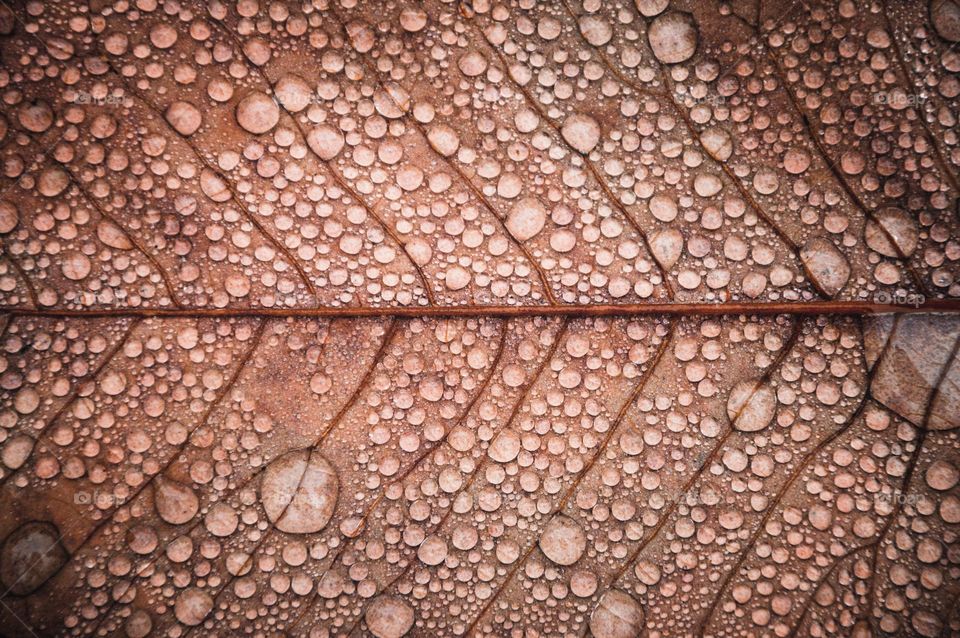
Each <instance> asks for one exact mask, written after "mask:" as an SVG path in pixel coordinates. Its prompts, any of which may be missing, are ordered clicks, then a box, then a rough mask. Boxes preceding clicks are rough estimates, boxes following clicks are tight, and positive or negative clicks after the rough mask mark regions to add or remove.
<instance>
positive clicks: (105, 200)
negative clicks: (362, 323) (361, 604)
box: [0, 0, 960, 310]
mask: <svg viewBox="0 0 960 638" xmlns="http://www.w3.org/2000/svg"><path fill="white" fill-rule="evenodd" d="M315 4H316V6H313V5H304V6H302V7H301V6H292V5H287V4H284V3H273V2H238V3H221V2H214V3H210V4H204V3H201V2H196V3H192V2H185V3H179V2H178V3H172V4H171V3H159V4H158V3H151V2H148V3H146V4H144V3H136V4H126V3H125V4H123V5H121V6H117V7H113V6H108V5H105V4H104V5H101V3H93V4H92V5H90V6H87V5H86V4H85V3H82V2H75V1H73V0H71V1H68V2H57V3H47V4H42V3H38V2H27V3H25V4H23V6H19V5H18V6H11V7H6V6H5V7H4V9H3V16H2V19H3V31H4V34H5V35H3V38H4V46H3V51H2V61H3V66H4V78H3V82H4V83H5V88H6V90H5V95H6V98H5V100H4V106H3V109H4V114H3V115H4V120H3V131H2V133H3V137H2V144H3V157H4V175H3V185H2V193H3V195H2V202H0V203H2V210H0V233H2V240H3V257H4V259H3V262H2V268H3V269H4V274H3V278H2V281H0V283H2V286H0V293H2V298H0V303H3V304H6V305H10V306H15V307H35V308H42V309H53V308H59V309H72V310H82V309H124V308H152V309H157V308H166V309H175V308H178V307H187V308H210V307H214V308H273V309H276V308H310V307H317V306H320V307H324V308H334V307H344V308H349V307H359V306H363V307H369V306H374V307H404V308H410V307H414V308H416V307H426V306H441V307H443V306H467V307H473V306H479V307H483V306H496V307H502V306H547V305H557V304H560V305H571V304H611V303H614V304H638V303H664V302H670V301H673V302H677V303H723V302H734V301H748V302H749V301H758V302H763V301H767V302H775V301H781V302H790V301H804V300H806V301H810V300H815V299H836V300H846V301H863V300H865V299H866V300H874V301H879V303H889V302H890V301H891V300H898V299H899V300H904V299H906V300H908V303H913V302H914V301H915V300H917V299H923V298H928V299H934V298H938V297H941V298H952V297H957V296H958V295H957V291H958V288H957V284H956V283H955V280H956V265H955V264H956V260H957V249H956V245H957V224H958V221H957V214H956V213H957V196H958V185H957V174H958V170H960V167H958V164H960V150H958V147H957V141H958V140H957V132H956V123H957V120H956V117H957V115H956V110H957V108H956V107H957V101H956V97H957V95H958V93H960V92H958V90H957V75H956V74H957V72H958V69H960V63H958V61H957V57H958V54H957V52H956V51H955V50H954V44H955V42H956V40H955V39H951V38H955V37H956V19H957V18H956V6H955V3H953V2H952V0H950V1H947V0H937V1H936V2H931V4H930V7H927V6H926V5H925V4H924V3H920V2H918V3H910V2H902V1H899V2H898V1H895V0H888V1H887V2H886V3H883V2H879V0H878V2H874V3H868V4H865V5H863V6H859V5H858V4H857V3H853V2H843V3H840V4H839V5H837V6H832V5H830V6H828V5H826V4H825V5H822V6H821V5H805V4H803V3H796V2H790V1H788V0H784V1H782V2H781V1H769V0H768V1H767V2H760V3H757V4H756V5H754V6H748V3H741V2H736V3H732V4H725V3H715V2H712V1H709V2H696V3H693V2H691V3H683V2H679V3H674V4H668V3H666V2H660V1H654V0H650V1H649V2H648V1H646V0H644V1H640V2H638V3H637V4H635V5H634V4H631V3H622V2H603V3H601V2H586V3H583V2H578V1H577V0H554V1H551V2H545V3H533V2H531V3H526V2H517V3H508V4H495V5H494V4H490V3H487V2H485V1H483V2H474V3H472V4H471V3H463V2H461V3H451V2H443V1H441V0H427V1H424V2H422V3H420V2H409V3H408V2H400V3H396V2H390V3H379V2H376V3H374V2H360V3H354V2H346V3H341V2H334V3H326V2H319V3H315Z"/></svg>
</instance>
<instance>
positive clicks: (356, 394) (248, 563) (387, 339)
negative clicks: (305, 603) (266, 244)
mask: <svg viewBox="0 0 960 638" xmlns="http://www.w3.org/2000/svg"><path fill="white" fill-rule="evenodd" d="M396 329H397V322H396V321H391V322H390V326H389V328H387V331H386V333H385V334H384V337H383V341H382V342H381V343H380V348H379V349H378V350H377V353H376V355H375V356H374V358H373V362H372V363H371V365H370V367H369V368H367V372H366V374H364V375H363V378H362V379H361V380H360V383H359V385H357V387H356V389H355V390H354V391H353V393H352V394H351V395H350V398H349V399H348V400H347V402H346V403H344V404H343V406H341V408H340V410H339V411H338V412H337V414H336V416H334V417H333V419H332V420H331V421H330V424H329V425H328V426H327V428H326V429H324V430H321V432H320V435H319V436H318V437H317V438H316V439H315V440H314V442H313V443H312V444H311V445H310V446H308V447H307V448H302V449H301V450H300V451H304V450H307V451H308V456H307V462H306V463H304V465H303V471H302V472H301V473H300V477H299V478H298V479H297V485H296V487H294V488H293V490H291V491H290V500H288V501H287V502H286V504H284V506H283V509H281V510H280V513H279V514H278V515H277V517H276V519H275V520H274V521H272V522H270V523H269V524H268V526H267V529H266V530H264V531H263V533H262V535H261V536H260V539H259V540H258V541H257V543H256V544H255V545H254V546H253V549H251V550H250V552H249V554H248V556H247V558H246V560H245V561H244V563H243V567H242V568H241V569H239V570H236V573H231V574H230V577H229V578H227V579H225V580H224V582H223V585H222V586H221V587H219V588H218V589H217V591H216V593H215V594H214V595H213V606H212V607H211V608H210V611H208V612H207V613H206V614H205V615H204V617H203V619H201V620H200V622H198V623H197V624H195V625H193V626H191V627H188V628H187V630H186V632H185V633H183V634H182V636H181V638H186V637H187V636H189V635H190V634H192V633H193V630H194V629H196V628H197V627H199V626H200V625H202V624H203V623H204V622H206V620H207V618H209V617H210V614H212V613H214V612H215V611H216V609H217V601H218V600H219V599H220V595H221V594H223V592H225V591H227V588H228V587H229V586H230V585H231V584H232V583H233V582H234V581H235V580H236V579H237V578H239V577H240V574H243V573H246V571H247V570H249V569H250V568H251V567H253V561H254V559H255V557H256V556H257V552H258V551H260V548H261V547H262V546H263V544H264V543H265V542H267V540H268V539H269V538H271V537H272V536H273V534H275V533H276V531H277V525H278V524H279V523H280V521H282V520H283V517H284V516H286V515H287V510H289V509H290V506H291V505H293V502H294V501H295V500H296V497H297V495H298V494H299V493H300V490H301V489H302V488H303V481H304V479H305V478H306V476H307V473H308V472H309V470H310V462H311V460H312V459H313V455H314V454H315V453H316V452H317V450H318V449H319V448H320V445H321V444H322V443H323V441H325V440H326V438H327V436H328V435H329V434H330V432H332V431H333V430H334V428H336V427H337V425H339V424H340V422H341V421H342V420H343V417H344V416H345V415H346V414H347V412H349V411H350V410H351V409H352V408H353V406H354V405H355V404H356V402H357V399H359V398H360V395H361V393H362V392H363V391H364V390H366V389H367V385H368V384H369V382H370V377H371V376H373V373H374V371H375V370H376V369H377V366H378V365H379V364H380V362H381V361H383V358H384V356H385V355H386V352H387V349H388V348H389V347H390V344H391V342H392V341H393V336H394V334H395V333H396Z"/></svg>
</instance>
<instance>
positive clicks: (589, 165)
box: [464, 20, 675, 301]
mask: <svg viewBox="0 0 960 638" xmlns="http://www.w3.org/2000/svg"><path fill="white" fill-rule="evenodd" d="M464 22H465V24H468V25H470V28H472V29H474V32H476V26H475V25H474V24H473V23H472V22H471V21H470V20H465V21H464ZM478 40H479V41H482V42H483V43H484V44H485V45H486V46H487V47H488V48H489V49H490V50H491V51H492V52H493V54H494V55H495V56H496V57H497V60H499V62H500V66H502V67H503V77H504V78H508V79H509V80H510V82H511V84H512V85H513V87H514V88H515V89H516V90H517V91H518V92H519V93H520V94H521V95H522V96H523V99H524V101H526V103H527V105H528V106H529V107H530V108H532V109H533V110H535V111H536V112H537V114H538V115H539V116H540V119H541V121H543V122H546V124H547V126H549V127H550V129H551V130H552V131H553V132H554V135H555V137H556V139H557V140H559V141H560V143H562V144H563V145H564V146H565V147H566V148H567V150H568V151H569V152H570V153H571V154H573V155H574V156H577V157H580V158H581V159H582V160H583V165H584V167H585V168H586V169H587V171H589V173H590V175H591V176H592V177H593V180H594V181H595V182H596V183H597V186H598V187H599V188H600V190H601V191H603V194H604V197H605V198H606V199H607V200H608V201H609V202H610V204H611V205H612V206H613V207H614V208H616V209H617V212H619V213H620V215H622V216H623V218H624V219H626V220H627V223H628V224H630V226H631V228H633V230H634V232H636V233H637V236H639V237H640V241H641V242H642V243H643V247H644V249H645V250H646V251H647V254H648V255H650V259H652V260H653V261H654V263H656V264H657V269H658V270H660V276H661V278H662V279H663V286H664V288H665V289H666V291H667V297H668V298H669V299H670V300H671V301H672V300H673V299H674V297H675V292H674V289H673V284H672V283H671V282H670V276H669V275H668V273H667V269H666V268H664V266H663V264H662V263H660V260H659V259H657V257H656V255H655V254H654V252H653V249H652V248H651V247H650V240H649V239H648V238H647V233H646V232H645V231H644V230H643V228H642V227H641V226H640V224H639V223H638V222H637V220H636V219H635V218H634V217H633V215H631V214H630V213H629V212H628V211H627V209H626V207H625V206H624V205H623V203H622V202H621V201H620V199H619V198H618V197H617V196H616V195H615V194H614V193H613V192H612V191H611V190H610V187H609V186H608V185H607V182H606V180H605V179H603V177H602V176H601V175H600V171H599V170H598V169H597V167H596V166H595V165H594V163H593V162H592V161H591V160H590V158H589V157H587V156H586V155H584V154H583V153H581V152H580V151H578V150H576V149H575V148H573V147H572V146H571V145H570V144H569V143H568V142H567V140H566V139H565V138H564V137H563V133H562V132H561V131H560V127H559V126H558V125H557V123H556V122H555V121H554V120H553V118H552V117H550V116H549V115H548V114H547V113H546V111H544V110H543V108H542V107H541V106H540V104H539V103H538V102H537V100H536V99H535V98H534V96H533V94H532V93H530V91H529V90H528V89H527V87H525V86H523V85H521V84H520V83H519V82H517V81H516V80H515V79H514V77H513V76H512V75H511V74H510V61H509V60H508V59H507V57H506V55H505V54H504V53H503V52H502V51H501V50H500V49H499V47H496V46H494V45H493V44H492V43H491V42H489V41H488V40H487V38H486V36H484V35H483V33H479V34H478Z"/></svg>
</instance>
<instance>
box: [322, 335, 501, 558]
mask: <svg viewBox="0 0 960 638" xmlns="http://www.w3.org/2000/svg"><path fill="white" fill-rule="evenodd" d="M508 327H509V320H506V321H504V322H503V326H502V327H501V329H500V340H499V344H498V345H497V353H496V355H494V358H493V362H492V363H491V365H490V372H489V373H488V374H487V375H486V377H484V379H483V382H482V383H481V384H480V387H479V388H478V389H477V391H476V392H475V393H474V395H473V397H472V398H471V399H470V401H469V403H467V405H466V406H465V407H464V409H463V411H462V412H461V413H460V416H459V417H458V418H457V421H456V423H454V424H453V425H452V426H451V427H449V428H447V431H446V432H444V433H443V436H441V437H440V439H439V440H437V442H436V443H434V444H433V445H432V446H429V447H427V448H426V449H425V450H424V451H423V452H422V453H421V454H420V456H418V457H417V458H416V459H414V461H413V463H411V464H410V465H409V467H407V469H405V470H404V471H403V472H401V473H400V474H399V475H397V477H396V478H395V479H393V480H392V481H389V482H388V483H386V484H384V486H383V488H382V489H381V490H380V493H379V494H378V495H377V498H375V499H374V501H373V502H372V503H371V504H370V505H369V506H368V507H367V508H366V509H365V510H364V512H363V516H362V517H361V518H360V523H359V525H358V527H357V532H356V533H357V534H358V535H359V533H360V530H362V529H363V527H365V526H366V523H367V520H369V518H370V515H371V514H372V513H373V510H375V509H376V508H377V505H379V504H380V503H381V502H382V501H383V498H384V494H385V493H386V491H387V488H388V487H390V486H392V485H399V484H401V483H403V482H404V481H405V480H407V477H408V476H410V475H411V474H413V472H414V471H415V470H416V469H417V468H418V467H419V466H420V464H421V463H422V462H423V461H424V460H425V459H426V458H427V457H428V456H431V455H432V454H433V453H434V452H436V451H437V449H439V448H440V446H441V445H443V444H444V443H446V441H447V439H448V438H449V437H450V434H451V433H452V432H453V431H454V430H455V429H457V428H458V427H460V425H461V424H462V423H463V422H464V421H465V420H466V418H467V417H468V416H469V415H470V412H471V411H472V410H473V406H474V405H476V403H477V401H478V400H479V399H480V397H481V396H483V393H484V392H486V390H487V386H488V385H489V384H490V380H491V379H493V375H494V374H495V373H496V371H497V368H498V367H499V366H500V360H501V358H502V357H503V351H504V346H505V345H506V341H507V329H508ZM346 545H347V544H346V543H344V547H346ZM342 551H343V550H342V549H341V552H342ZM333 562H336V558H335V559H334V561H333ZM324 573H326V572H324ZM321 577H322V574H321Z"/></svg>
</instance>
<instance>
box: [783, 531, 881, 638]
mask: <svg viewBox="0 0 960 638" xmlns="http://www.w3.org/2000/svg"><path fill="white" fill-rule="evenodd" d="M878 542H879V541H878V540H876V539H875V540H872V541H870V542H869V543H864V544H863V545H858V546H856V547H852V548H850V549H848V550H847V551H845V552H844V553H843V554H841V555H840V556H837V559H836V560H835V561H834V562H833V565H831V566H830V568H829V569H827V570H826V571H825V572H824V573H823V575H822V576H820V578H818V579H817V581H816V582H815V583H814V584H813V587H811V588H810V595H809V596H808V597H807V600H806V601H805V602H804V604H803V607H801V608H800V617H799V618H798V619H797V624H796V625H794V626H793V628H792V629H791V630H790V633H789V634H788V637H787V638H796V636H797V635H798V634H799V633H800V628H801V627H803V621H804V620H805V619H806V617H807V614H808V613H810V608H811V606H812V605H813V598H814V596H815V595H816V593H817V591H819V589H820V587H822V586H823V584H824V583H825V582H826V581H827V580H828V579H829V578H830V577H831V576H832V575H833V574H834V572H836V571H837V569H839V568H840V565H842V564H843V563H844V562H846V560H847V559H848V558H852V557H854V556H856V555H857V554H859V553H860V552H862V551H866V550H868V549H871V548H873V547H874V546H875V545H876V544H877V543H878Z"/></svg>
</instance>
